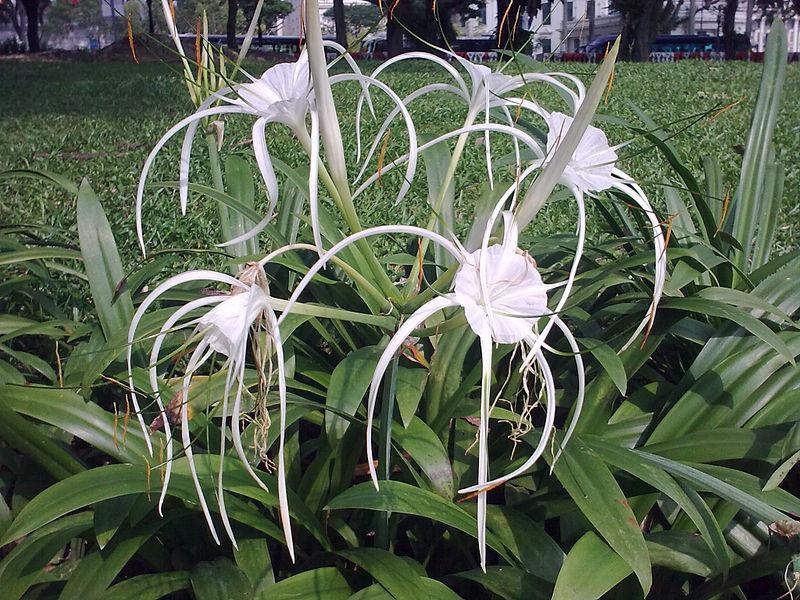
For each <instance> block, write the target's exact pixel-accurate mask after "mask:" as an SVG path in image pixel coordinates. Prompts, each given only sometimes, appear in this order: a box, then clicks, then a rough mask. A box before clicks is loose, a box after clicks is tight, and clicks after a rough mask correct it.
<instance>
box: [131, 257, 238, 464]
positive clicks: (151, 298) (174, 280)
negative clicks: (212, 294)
mask: <svg viewBox="0 0 800 600" xmlns="http://www.w3.org/2000/svg"><path fill="white" fill-rule="evenodd" d="M201 280H208V281H218V282H220V283H227V284H228V285H235V286H239V287H243V284H242V283H241V282H239V281H238V280H237V279H235V278H233V277H231V276H230V275H225V274H223V273H217V272H216V271H189V272H187V273H181V274H180V275H175V276H174V277H170V278H169V279H167V280H166V281H165V282H163V283H161V284H160V285H158V286H157V287H156V288H155V289H154V290H153V291H152V292H150V293H149V294H148V295H147V297H146V298H145V299H144V301H143V302H142V303H141V304H140V305H139V308H138V309H137V310H136V312H135V313H134V315H133V318H132V319H131V324H130V327H129V328H128V340H127V353H126V354H127V355H126V362H127V366H128V386H129V387H130V399H131V404H133V410H134V412H135V413H136V418H137V419H138V421H139V426H140V427H141V429H142V433H143V434H144V439H145V443H146V444H147V451H148V452H149V453H150V456H152V455H153V443H152V442H151V441H150V434H149V433H148V431H147V425H146V424H145V422H144V417H143V416H142V411H141V409H140V407H139V398H138V397H137V395H136V388H135V387H134V383H133V343H134V340H135V338H136V329H137V328H138V327H139V322H140V321H141V320H142V317H144V313H145V312H146V311H147V309H148V308H150V306H151V305H152V304H153V302H155V301H156V300H158V298H159V297H160V296H161V295H162V294H163V293H164V292H166V291H167V290H169V289H171V288H173V287H175V286H177V285H181V284H182V283H187V282H189V281H201Z"/></svg>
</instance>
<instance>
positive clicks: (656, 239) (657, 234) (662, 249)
mask: <svg viewBox="0 0 800 600" xmlns="http://www.w3.org/2000/svg"><path fill="white" fill-rule="evenodd" d="M614 175H616V176H617V177H619V179H620V181H618V182H617V183H615V185H614V187H615V188H616V189H618V190H619V191H621V192H623V193H624V194H626V195H627V196H628V197H629V198H630V199H631V200H633V201H634V202H635V203H636V204H637V205H638V206H639V208H641V209H642V211H643V212H644V214H645V216H646V217H647V220H648V221H649V222H650V225H651V226H652V227H653V248H654V251H655V272H656V276H655V282H654V285H653V300H652V302H651V303H650V308H649V309H648V311H647V314H646V315H645V317H644V319H643V320H642V322H641V323H639V326H638V327H637V328H636V330H635V331H634V332H633V335H632V336H631V338H630V339H629V340H628V341H627V342H626V343H625V345H624V346H623V347H622V348H621V349H620V352H623V351H624V350H626V349H627V348H628V347H629V346H630V345H631V344H632V343H633V341H634V340H635V339H636V338H637V337H638V336H639V334H640V333H641V332H642V331H644V330H645V329H646V328H647V327H648V326H649V325H652V322H653V319H654V318H655V313H656V309H657V308H658V303H659V301H660V300H661V295H662V294H663V292H664V282H665V280H666V277H667V252H666V246H665V245H664V242H665V240H664V231H663V229H662V228H661V223H660V222H659V220H658V216H657V215H656V212H655V210H653V207H652V205H651V204H650V202H649V201H648V200H647V196H646V195H645V193H644V190H642V188H640V187H639V186H638V185H637V184H636V183H635V182H633V181H630V177H628V175H627V174H625V173H624V172H623V171H620V170H619V169H614ZM623 181H629V182H628V183H623Z"/></svg>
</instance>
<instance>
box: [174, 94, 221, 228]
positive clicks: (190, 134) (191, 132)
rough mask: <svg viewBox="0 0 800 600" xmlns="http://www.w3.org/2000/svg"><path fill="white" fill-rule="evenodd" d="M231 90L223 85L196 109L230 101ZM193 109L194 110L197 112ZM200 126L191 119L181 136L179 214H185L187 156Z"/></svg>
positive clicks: (187, 189)
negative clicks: (228, 95)
mask: <svg viewBox="0 0 800 600" xmlns="http://www.w3.org/2000/svg"><path fill="white" fill-rule="evenodd" d="M230 92H231V88H229V87H225V88H222V89H220V90H218V91H217V92H215V93H213V94H212V95H211V96H210V97H208V98H206V99H205V100H204V101H203V103H202V104H201V105H200V106H198V107H197V111H203V110H206V109H207V108H210V107H211V105H212V104H214V103H215V102H218V101H220V100H225V101H227V102H229V103H230V102H231V100H230V98H228V97H227V95H226V94H228V93H230ZM197 111H195V112H197ZM199 126H200V121H199V120H195V121H192V122H191V123H190V124H189V126H188V127H187V128H186V133H185V134H184V136H183V144H182V145H181V159H180V175H179V178H178V180H179V183H180V186H179V187H180V189H179V193H180V202H181V214H183V215H185V214H186V207H187V204H188V202H189V158H190V156H191V153H192V143H193V142H194V136H195V134H196V133H197V128H198V127H199Z"/></svg>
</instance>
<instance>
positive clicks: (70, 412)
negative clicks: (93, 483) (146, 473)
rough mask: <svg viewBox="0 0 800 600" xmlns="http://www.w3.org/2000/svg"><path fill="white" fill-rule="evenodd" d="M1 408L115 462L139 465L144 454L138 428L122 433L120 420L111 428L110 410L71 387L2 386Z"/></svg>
mask: <svg viewBox="0 0 800 600" xmlns="http://www.w3.org/2000/svg"><path fill="white" fill-rule="evenodd" d="M2 407H6V408H8V409H11V410H13V411H16V412H18V413H20V414H23V415H26V416H28V417H32V418H34V419H37V420H39V421H42V422H44V423H47V424H49V425H52V426H54V427H58V428H59V429H62V430H64V431H67V432H69V433H71V434H72V435H74V436H75V437H77V438H79V439H82V440H83V441H85V442H87V443H89V444H91V445H92V446H93V447H95V448H97V449H98V450H101V451H102V452H104V453H106V454H109V455H111V456H113V457H114V458H116V459H117V460H119V461H122V462H130V463H138V464H141V465H143V464H144V463H145V460H146V458H145V457H147V456H148V452H147V446H146V445H145V442H144V436H143V435H142V432H141V430H139V429H138V428H136V427H131V428H130V429H129V430H128V431H127V434H125V432H124V429H123V424H122V423H121V422H120V423H117V427H116V429H115V427H114V416H113V415H112V414H111V413H108V412H106V411H104V410H103V409H102V408H100V407H99V406H98V405H97V404H95V403H94V402H86V401H85V400H84V399H83V398H81V397H80V396H78V395H77V394H76V393H75V392H73V391H72V390H67V389H56V388H44V387H42V388H39V387H21V386H13V385H4V386H0V409H2ZM0 423H2V420H1V419H0ZM72 472H77V470H72Z"/></svg>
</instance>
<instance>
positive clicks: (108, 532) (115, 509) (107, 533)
mask: <svg viewBox="0 0 800 600" xmlns="http://www.w3.org/2000/svg"><path fill="white" fill-rule="evenodd" d="M138 498H139V496H137V495H136V494H131V495H130V496H120V497H119V498H110V499H109V500H104V501H102V502H98V503H97V504H96V505H95V507H94V535H95V538H96V539H97V545H98V546H100V549H101V550H102V549H103V548H105V547H106V544H108V542H109V541H111V538H113V537H114V534H116V533H117V530H118V529H119V527H120V525H122V522H123V521H124V520H125V519H127V518H128V517H129V516H130V510H131V508H132V507H133V505H134V503H135V502H136V500H137V499H138Z"/></svg>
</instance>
